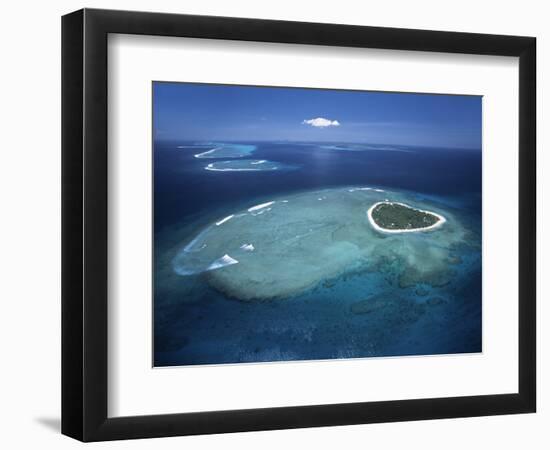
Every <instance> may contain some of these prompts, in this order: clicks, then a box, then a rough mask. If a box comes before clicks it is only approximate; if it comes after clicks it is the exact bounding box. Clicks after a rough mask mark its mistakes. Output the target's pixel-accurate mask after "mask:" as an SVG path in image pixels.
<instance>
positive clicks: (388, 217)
mask: <svg viewBox="0 0 550 450" xmlns="http://www.w3.org/2000/svg"><path fill="white" fill-rule="evenodd" d="M367 215H368V218H369V222H370V223H371V225H372V226H373V228H375V229H376V230H378V231H383V232H386V233H406V232H412V231H426V230H431V229H433V228H436V227H438V226H440V225H442V224H443V223H445V218H444V217H443V216H441V215H439V214H437V213H435V212H431V211H423V210H421V209H415V208H412V207H410V206H408V205H406V204H404V203H399V202H389V201H384V202H378V203H375V204H374V205H372V206H371V207H370V208H369V210H368V212H367Z"/></svg>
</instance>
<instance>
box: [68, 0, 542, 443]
mask: <svg viewBox="0 0 550 450" xmlns="http://www.w3.org/2000/svg"><path fill="white" fill-rule="evenodd" d="M109 33H123V34H136V35H152V36H179V37H192V38H208V39H226V40H227V39H229V40H239V41H259V42H279V43H290V44H310V45H326V46H336V47H368V48H377V49H394V50H415V51H429V52H447V53H465V54H478V55H503V56H516V57H519V104H518V108H519V142H518V152H519V153H518V154H519V291H518V306H519V321H518V327H519V386H518V392H516V393H503V394H498V395H479V396H469V397H452V398H429V399H414V400H399V401H377V402H365V403H346V404H336V405H311V406H296V407H293V406H290V407H277V408H263V409H247V410H235V411H211V412H197V413H182V414H163V415H144V416H133V417H116V418H109V417H108V416H107V398H108V397H107V395H108V389H109V386H108V381H107V364H108V360H107V317H108V315H107V314H108V312H107V301H108V299H107V245H108V239H107V193H108V184H107V98H108V97H107V96H108V92H107V36H108V34H109ZM535 91H536V40H535V38H533V37H518V36H502V35H488V34H471V33H457V32H439V31H421V30H409V29H395V28H378V27H363V26H349V25H333V24H320V23H300V22H285V21H272V20H257V19H242V18H227V17H207V16H190V15H175V14H157V13H144V12H128V11H108V10H96V9H83V10H80V11H76V12H74V13H71V14H68V15H66V16H64V17H63V18H62V211H63V212H62V292H63V293H62V433H63V434H66V435H68V436H71V437H73V438H76V439H79V440H82V441H103V440H114V439H132V438H148V437H161V436H177V435H193V434H211V433H228V432H238V431H254V430H273V429H282V428H299V427H319V426H329V425H348V424H362V423H377V422H397V421H406V420H424V419H439V418H453V417H467V416H486V415H497V414H513V413H530V412H535V405H536V270H535V269H536V151H535V147H536V104H535V101H536V98H535ZM489 170H493V169H492V168H489ZM495 170H498V169H497V168H495Z"/></svg>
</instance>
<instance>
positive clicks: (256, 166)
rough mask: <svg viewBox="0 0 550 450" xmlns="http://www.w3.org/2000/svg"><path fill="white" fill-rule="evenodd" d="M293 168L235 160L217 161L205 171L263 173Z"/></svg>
mask: <svg viewBox="0 0 550 450" xmlns="http://www.w3.org/2000/svg"><path fill="white" fill-rule="evenodd" d="M290 168H291V167H290V166H288V165H286V164H282V163H279V162H276V161H267V160H265V159H260V160H257V159H235V160H229V161H216V162H213V163H210V164H208V165H207V166H206V167H205V169H206V170H210V171H213V172H262V171H274V170H281V169H290Z"/></svg>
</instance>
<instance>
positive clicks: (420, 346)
mask: <svg viewBox="0 0 550 450" xmlns="http://www.w3.org/2000/svg"><path fill="white" fill-rule="evenodd" d="M240 144H243V143H242V142H241V143H240ZM245 144H251V145H254V146H256V150H255V151H254V152H253V153H252V154H251V155H250V156H247V158H253V159H255V160H269V161H277V162H280V163H282V164H284V165H285V167H287V169H284V170H273V171H257V172H256V171H250V172H246V171H223V172H215V171H209V170H205V166H206V165H207V164H209V163H212V162H215V161H216V159H208V160H206V159H200V158H196V157H195V155H196V154H197V152H198V151H197V149H196V148H193V147H192V146H193V145H196V143H189V142H188V143H186V142H181V141H177V142H168V141H157V142H155V143H154V152H153V155H154V245H155V252H154V254H155V279H154V284H155V288H154V299H153V301H154V363H155V366H171V365H194V364H223V363H239V362H262V361H284V360H320V359H333V358H354V357H377V356H405V355H430V354H448V353H472V352H480V351H481V344H482V342H481V305H482V299H481V250H480V248H481V186H482V185H481V180H482V177H481V150H471V149H451V148H422V147H405V146H386V147H385V146H375V145H373V146H372V148H371V149H370V150H366V151H353V150H342V149H338V148H337V144H334V143H328V144H327V143H292V142H249V143H245ZM186 145H189V147H185V146H186ZM335 146H336V147H335ZM205 148H208V147H207V146H205ZM220 159H222V160H227V158H220ZM353 185H361V186H375V187H378V188H381V189H388V190H400V191H409V192H414V193H415V195H417V196H419V197H420V198H425V199H427V200H431V201H434V202H436V203H437V204H440V205H444V206H445V207H446V208H449V210H450V211H452V212H453V214H455V215H457V216H458V217H459V218H460V220H461V222H462V223H464V224H465V226H466V227H467V229H468V231H469V233H470V239H471V240H472V241H473V242H474V244H476V245H468V246H465V247H464V249H461V250H457V251H460V254H459V255H457V256H458V257H459V259H460V261H461V263H459V264H457V265H456V266H455V267H453V270H454V273H455V276H454V278H453V280H452V282H451V283H448V284H446V285H444V286H429V285H422V286H414V287H407V288H401V287H399V286H398V285H397V284H396V283H395V282H393V281H392V280H391V279H389V278H388V275H387V273H385V274H383V273H373V272H372V271H371V272H369V273H351V274H346V275H345V276H342V277H341V278H340V279H337V280H333V279H332V280H326V281H325V282H321V283H319V284H318V285H317V286H315V287H314V288H312V289H310V290H308V291H307V292H302V293H300V294H298V295H296V296H293V297H292V298H288V299H283V300H270V301H258V302H243V301H239V300H238V299H235V298H228V297H226V295H225V294H224V293H222V292H220V291H218V290H216V289H215V288H214V287H212V286H210V285H209V284H208V283H207V282H206V281H205V282H204V283H202V281H201V280H202V278H201V277H202V276H203V275H200V274H199V275H196V276H195V278H194V280H193V283H194V284H195V285H197V286H198V288H194V289H193V290H192V291H191V292H192V295H189V292H190V291H189V290H188V289H185V286H184V285H185V283H189V282H190V280H189V277H181V276H177V275H173V276H172V275H170V276H162V277H161V276H160V275H159V274H161V273H162V274H166V273H169V272H170V270H171V268H170V267H168V265H167V261H169V260H170V255H171V254H172V253H173V252H174V251H176V250H177V249H178V248H180V247H182V246H184V245H185V244H186V243H188V242H189V241H190V240H191V239H193V237H194V236H195V235H196V234H197V233H199V232H200V230H201V227H204V226H205V225H206V224H208V223H210V222H212V220H216V219H217V218H219V217H224V215H227V214H231V213H232V212H234V211H238V210H240V209H242V208H243V207H244V206H246V205H251V204H255V203H261V202H262V201H265V200H266V199H270V198H273V197H280V196H282V195H290V194H293V193H297V192H304V191H308V190H316V189H325V188H331V187H341V186H353ZM221 270H224V269H221ZM166 280H168V281H166ZM162 283H165V284H167V283H169V284H170V285H169V286H167V285H163V284H162ZM366 287H368V291H369V292H370V293H371V294H373V293H384V292H391V293H392V294H394V295H396V297H398V298H399V299H401V300H400V301H399V302H395V301H394V302H389V303H388V304H387V305H385V306H384V307H382V308H378V309H376V310H373V312H370V313H366V314H353V313H350V307H351V305H352V304H353V302H356V301H358V300H363V297H364V294H363V293H364V292H365V288H366Z"/></svg>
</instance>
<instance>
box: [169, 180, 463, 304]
mask: <svg viewBox="0 0 550 450" xmlns="http://www.w3.org/2000/svg"><path fill="white" fill-rule="evenodd" d="M379 191H380V190H379ZM319 198H322V199H323V200H322V201H319V200H318V199H319ZM386 198H391V201H392V202H394V203H402V204H406V205H410V207H411V208H414V210H415V211H426V210H429V211H433V214H437V215H438V216H441V217H443V215H442V214H443V213H444V214H445V217H446V226H445V227H441V228H440V229H438V231H437V233H393V234H392V233H389V234H388V233H380V232H379V231H378V230H376V229H375V228H373V227H372V226H371V224H369V219H368V218H367V214H366V212H367V211H368V210H369V209H370V208H372V206H373V205H376V204H379V203H380V202H383V201H385V199H386ZM435 211H438V212H435ZM440 213H441V214H440ZM466 234H467V233H466V230H465V229H464V228H463V226H462V224H461V223H460V222H459V221H458V220H457V219H455V218H454V216H453V214H452V213H451V212H450V211H445V212H443V211H441V210H440V209H438V208H437V206H436V205H434V204H431V203H427V202H426V201H420V200H418V199H417V197H415V195H414V194H410V193H406V192H390V191H386V192H378V191H377V190H375V189H368V190H367V189H366V188H351V187H346V188H335V189H325V190H320V191H310V192H304V193H299V194H294V195H290V196H285V197H284V198H281V199H279V198H275V199H270V200H269V201H263V202H259V203H257V204H255V205H254V204H253V205H250V206H248V207H247V208H245V209H242V210H240V211H235V212H234V213H233V214H230V215H228V216H225V217H221V218H220V219H218V220H217V221H214V222H213V223H212V224H211V225H209V226H207V227H205V228H203V229H202V230H200V231H199V232H198V233H197V234H196V235H195V236H194V237H192V238H191V239H190V241H189V242H188V243H187V244H186V245H184V246H183V247H182V248H181V249H180V250H179V251H178V252H177V254H176V256H175V258H174V259H173V261H172V266H173V270H174V271H175V272H176V273H177V274H179V275H197V274H201V273H202V274H204V275H205V277H206V280H207V282H208V283H209V284H210V285H211V286H212V287H214V288H215V289H217V290H219V291H221V292H223V293H224V294H226V295H227V296H229V297H232V298H236V299H239V300H243V301H250V300H268V299H282V298H286V297H289V296H292V295H294V294H297V293H300V292H304V291H305V290H307V289H310V288H312V287H315V286H316V285H317V284H318V283H320V282H323V281H324V280H326V279H330V278H333V277H337V276H340V275H342V274H345V273H351V272H354V271H362V270H367V271H369V270H376V271H382V272H384V271H387V272H388V276H392V277H396V281H397V282H398V283H399V284H400V285H402V286H411V285H415V284H420V283H424V284H426V285H434V286H435V285H436V286H441V285H444V284H445V283H447V282H448V280H449V279H451V277H452V276H453V273H452V271H450V270H448V267H449V265H448V264H447V263H446V262H447V261H448V259H449V258H450V257H452V255H453V254H454V251H455V249H456V246H459V245H461V244H462V243H464V240H465V239H466V237H465V236H466Z"/></svg>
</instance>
